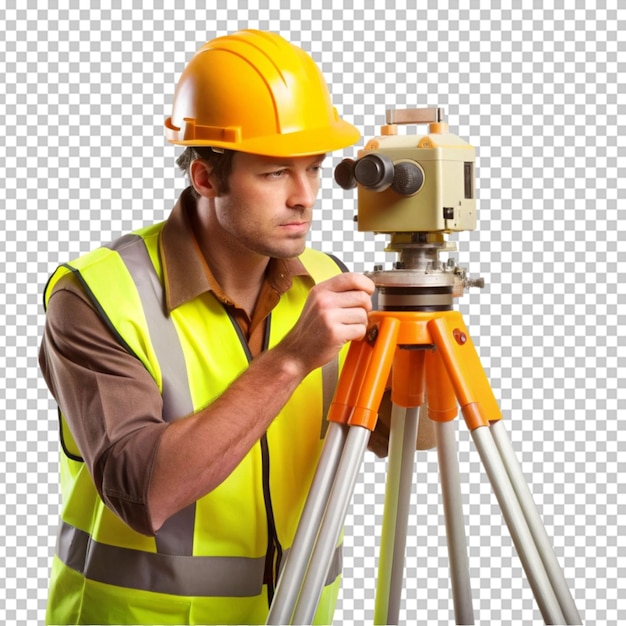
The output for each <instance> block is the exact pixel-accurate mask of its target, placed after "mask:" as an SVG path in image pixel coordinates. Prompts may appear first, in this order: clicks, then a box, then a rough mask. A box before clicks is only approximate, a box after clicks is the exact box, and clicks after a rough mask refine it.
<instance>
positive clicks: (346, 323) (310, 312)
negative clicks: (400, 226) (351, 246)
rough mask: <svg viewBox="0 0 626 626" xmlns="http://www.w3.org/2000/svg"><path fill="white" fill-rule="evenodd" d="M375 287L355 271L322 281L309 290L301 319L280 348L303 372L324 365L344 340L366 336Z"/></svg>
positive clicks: (337, 350)
mask: <svg viewBox="0 0 626 626" xmlns="http://www.w3.org/2000/svg"><path fill="white" fill-rule="evenodd" d="M374 289H375V285H374V283H373V282H372V281H371V280H370V279H369V278H367V277H366V276H363V275H362V274H355V273H345V274H340V275H338V276H334V277H333V278H331V279H329V280H326V281H324V282H322V283H319V284H318V285H316V286H315V287H313V289H312V290H311V292H310V293H309V297H308V298H307V301H306V304H305V305H304V309H303V311H302V315H301V316H300V319H299V320H298V322H297V323H296V325H295V326H294V327H293V329H292V330H291V331H290V332H289V334H288V335H287V336H286V337H285V338H284V339H283V341H282V342H281V343H280V345H279V346H277V348H278V349H280V350H283V351H285V352H286V353H287V355H288V358H290V359H292V360H293V362H294V363H296V364H297V365H298V366H299V367H300V368H301V371H302V373H303V374H304V375H306V374H308V373H309V372H311V371H312V370H314V369H315V368H317V367H321V366H323V365H325V364H326V363H328V362H329V361H330V360H331V359H332V358H333V357H334V356H335V355H336V354H337V353H338V352H339V350H340V349H341V348H342V347H343V345H344V344H345V343H347V342H349V341H353V340H356V339H362V338H363V337H364V336H365V332H366V330H367V324H368V321H367V320H368V314H369V312H370V311H371V308H372V304H371V296H372V294H373V293H374Z"/></svg>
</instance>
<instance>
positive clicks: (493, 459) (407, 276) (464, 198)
mask: <svg viewBox="0 0 626 626" xmlns="http://www.w3.org/2000/svg"><path fill="white" fill-rule="evenodd" d="M400 124H428V125H429V132H428V134H426V135H423V136H409V135H399V134H398V125H400ZM474 165H475V152H474V148H473V147H472V146H470V145H469V144H467V143H466V142H464V141H463V140H461V139H460V138H459V137H457V136H456V135H453V134H451V133H450V132H449V130H448V125H447V124H446V123H445V122H444V121H443V110H442V109H440V108H425V109H411V110H388V111H387V116H386V124H385V125H384V126H383V127H382V131H381V136H380V137H377V138H375V139H372V140H370V141H369V142H368V143H367V144H366V146H365V148H364V149H363V150H361V151H360V152H359V154H358V158H357V159H356V160H352V159H344V160H343V161H342V162H341V163H340V164H339V165H338V166H337V168H336V169H335V180H336V181H337V183H338V184H339V185H340V186H341V187H343V188H344V189H353V188H355V187H358V216H357V223H358V229H359V231H366V232H375V233H385V234H388V235H390V236H391V240H390V243H389V246H388V248H387V249H386V250H387V251H391V252H395V253H397V254H398V255H399V260H398V261H397V262H396V263H395V264H394V266H393V268H392V269H389V270H385V269H384V267H382V266H377V267H375V268H374V271H373V272H370V273H368V274H367V275H368V276H369V277H370V278H371V279H372V280H373V281H374V283H375V284H376V287H377V293H378V304H377V305H376V306H375V307H374V309H375V310H374V311H373V312H372V313H371V314H370V318H369V327H368V331H367V334H366V337H365V338H364V339H362V340H361V341H355V342H352V344H351V346H350V348H349V350H348V354H347V356H346V361H345V364H344V367H343V370H342V373H341V376H340V378H339V382H338V385H337V389H336V392H335V396H334V399H333V402H332V405H331V407H330V410H329V414H328V421H329V428H328V432H327V435H326V439H325V442H324V446H323V448H322V453H321V456H320V461H319V464H318V467H317V470H316V473H315V476H314V478H313V482H312V485H311V489H310V492H309V494H308V498H307V502H306V505H305V507H304V510H303V513H302V516H301V519H300V523H299V526H298V530H297V533H296V536H295V539H294V543H293V546H292V548H291V550H290V551H289V553H288V555H287V559H286V562H285V565H284V567H283V571H282V573H281V576H280V578H279V581H278V585H277V588H276V593H275V596H274V600H273V602H272V606H271V608H270V612H269V616H268V621H267V624H311V623H312V620H313V618H314V615H315V612H316V609H317V605H318V603H319V600H320V596H321V594H322V590H323V587H324V584H325V581H326V578H327V575H328V572H329V568H330V565H331V561H332V557H333V554H334V551H335V548H336V546H337V544H338V543H339V542H340V538H341V530H342V527H343V524H344V521H345V517H346V514H347V510H348V506H349V503H350V500H351V497H352V493H353V491H354V488H355V484H356V480H357V477H358V474H359V471H360V468H361V465H362V461H363V455H364V453H365V450H366V449H367V444H368V440H369V436H370V433H371V432H372V431H373V430H374V428H375V426H376V421H377V418H378V410H379V407H380V403H381V401H382V398H383V394H384V393H385V389H386V388H387V387H388V385H389V382H390V386H391V401H392V412H391V426H390V437H389V459H388V471H387V482H386V488H385V506H384V513H383V525H382V534H381V545H380V555H379V564H378V579H377V587H376V604H375V612H374V621H375V623H376V624H397V623H398V618H399V612H400V604H401V592H402V585H403V575H404V553H405V547H406V534H407V527H408V515H409V503H410V496H411V490H412V477H413V465H414V457H415V441H416V435H417V428H418V421H419V419H420V417H421V418H422V419H430V420H432V421H433V425H434V430H435V440H436V445H437V454H438V463H439V473H440V481H441V489H442V500H443V507H444V515H445V522H446V538H447V545H448V559H449V569H450V579H451V589H452V597H453V603H454V613H455V619H456V623H457V624H473V623H474V611H473V606H472V594H471V587H470V576H469V563H468V556H467V545H466V536H465V529H464V522H463V509H462V502H461V489H460V472H459V466H458V456H457V447H456V438H455V431H454V419H455V418H456V416H457V413H458V407H459V406H460V408H461V413H462V415H463V417H464V419H465V422H466V424H467V427H468V428H469V430H470V432H471V436H472V440H473V442H474V445H475V447H476V449H477V450H478V453H479V456H480V459H481V462H482V464H483V467H484V469H485V471H486V474H487V476H488V479H489V481H490V483H491V486H492V489H493V491H494V493H495V495H496V498H497V501H498V503H499V505H500V509H501V511H502V514H503V516H504V519H505V521H506V524H507V526H508V528H509V531H510V533H511V537H512V540H513V543H514V545H515V548H516V550H517V553H518V555H519V557H520V560H521V562H522V566H523V568H524V571H525V574H526V577H527V578H528V582H529V584H530V587H531V589H532V591H533V594H534V597H535V600H536V602H537V605H538V607H539V610H540V612H541V615H542V617H543V619H544V621H545V623H546V624H580V623H581V618H580V616H579V614H578V611H577V609H576V606H575V604H574V600H573V598H572V595H571V593H570V591H569V589H568V585H567V582H566V580H565V578H564V576H563V573H562V570H561V568H560V566H559V563H558V561H557V559H556V556H555V554H554V551H553V548H552V545H551V542H550V540H549V538H548V536H547V533H546V531H545V528H544V526H543V523H542V521H541V518H540V515H539V512H538V510H537V507H536V506H535V503H534V501H533V497H532V494H531V492H530V490H529V488H528V485H527V484H526V481H525V479H524V476H523V474H522V471H521V468H520V465H519V463H518V461H517V459H516V457H515V452H514V450H513V446H512V444H511V442H510V439H509V437H508V434H507V432H506V431H505V429H504V425H503V423H502V415H501V413H500V409H499V407H498V404H497V402H496V400H495V397H494V394H493V391H492V390H491V386H490V384H489V381H488V380H487V376H486V374H485V371H484V369H483V367H482V365H481V363H480V360H479V357H478V354H477V352H476V349H475V347H474V345H473V343H472V340H471V338H470V335H469V332H468V330H467V328H466V326H465V324H464V322H463V319H462V317H461V314H460V313H458V312H457V311H455V310H453V299H454V298H455V297H458V296H461V295H463V293H464V290H465V289H466V288H468V287H471V286H477V287H482V286H483V281H482V280H481V279H478V280H471V279H470V278H469V277H468V275H467V274H466V271H465V270H464V269H462V268H460V267H457V265H456V262H455V261H454V260H453V259H451V258H449V259H448V260H447V262H445V263H444V262H443V261H442V260H440V257H439V255H440V253H442V252H450V251H454V250H455V245H454V244H453V243H451V242H447V241H446V240H445V238H444V236H445V234H446V233H450V232H458V231H464V230H473V229H474V228H475V227H476V194H475V183H474V179H475V173H474ZM422 405H424V406H425V407H427V411H426V410H423V411H420V407H422ZM426 413H427V416H426Z"/></svg>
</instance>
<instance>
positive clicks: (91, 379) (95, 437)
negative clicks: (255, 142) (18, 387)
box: [39, 190, 308, 534]
mask: <svg viewBox="0 0 626 626" xmlns="http://www.w3.org/2000/svg"><path fill="white" fill-rule="evenodd" d="M194 210H195V200H194V198H193V196H192V195H191V193H190V192H189V190H186V191H184V192H183V193H182V194H181V197H180V199H179V201H178V202H177V204H176V206H175V207H174V209H173V211H172V213H171V215H170V216H169V218H168V219H167V222H166V224H165V226H164V228H163V231H162V235H161V239H160V242H159V246H160V253H161V258H162V262H163V273H164V292H165V299H166V303H165V304H166V310H167V311H168V313H169V312H171V311H172V310H173V309H175V308H176V307H178V306H180V305H181V304H183V303H185V302H188V301H189V300H192V299H193V298H196V297H198V296H200V295H201V294H204V293H206V292H209V291H210V292H213V294H214V295H215V296H216V297H217V298H218V299H219V300H220V301H221V302H222V303H223V304H224V306H225V307H226V308H227V309H228V310H229V312H230V313H231V314H232V315H233V316H234V317H235V319H236V320H237V322H238V323H239V325H240V327H241V329H242V331H243V333H244V336H245V337H246V338H247V341H248V345H249V347H250V351H251V353H252V355H253V356H256V355H257V354H259V352H260V351H261V349H262V346H263V341H264V328H265V325H264V324H263V322H264V321H265V319H266V318H267V316H268V315H269V313H270V312H271V311H272V309H273V308H274V307H275V306H276V305H277V303H278V302H279V300H280V297H281V295H282V294H283V293H285V292H286V291H287V290H288V289H289V288H290V287H291V284H292V277H294V276H307V275H308V274H307V272H306V269H305V268H304V266H303V265H302V263H301V262H300V261H299V260H297V259H288V260H282V259H271V260H270V262H269V264H268V268H267V272H266V275H265V280H264V282H263V285H262V288H261V292H260V294H259V298H258V300H257V303H256V305H255V309H254V311H253V313H252V315H251V316H248V314H247V313H246V312H245V311H244V310H243V308H241V307H239V306H238V305H237V303H236V302H233V301H232V300H231V299H230V298H229V297H228V296H227V294H226V293H224V291H223V290H222V289H221V287H220V286H219V284H218V283H217V281H216V279H215V277H214V276H213V274H212V273H211V271H210V268H209V267H208V265H207V264H206V262H205V260H204V257H203V255H202V254H201V252H200V249H199V247H198V245H197V243H196V239H195V237H194V234H193V229H192V223H193V222H192V219H191V217H190V216H191V212H192V211H194ZM39 362H40V367H41V370H42V372H43V376H44V378H45V380H46V383H47V384H48V387H49V388H50V390H51V392H52V394H53V396H54V397H55V399H56V400H57V402H58V404H59V406H60V407H61V410H62V411H63V413H64V415H65V418H66V420H67V423H68V425H69V427H70V430H71V431H72V434H73V436H74V438H75V440H76V443H77V444H78V447H79V449H80V451H81V454H82V456H83V458H84V460H85V462H86V464H87V467H88V469H89V471H90V473H91V475H92V476H93V479H94V483H95V486H96V489H97V490H98V493H99V494H100V496H101V497H102V499H103V500H104V502H105V503H106V504H107V505H108V506H109V507H110V508H111V509H112V510H113V511H115V512H116V513H117V514H118V515H119V516H120V517H121V518H122V519H123V520H124V521H125V522H126V523H127V524H128V525H129V526H131V527H133V528H134V529H135V530H138V531H139V532H143V533H146V534H152V531H153V529H152V528H151V524H150V515H149V511H148V490H149V485H150V478H151V474H152V468H153V464H154V460H155V457H156V453H157V450H158V446H159V441H160V438H161V435H162V434H163V431H164V429H165V428H166V427H167V424H166V423H165V422H164V420H163V417H162V399H161V394H160V393H159V389H158V387H157V385H156V384H155V382H154V380H153V379H152V377H151V376H150V375H149V373H148V372H147V370H146V369H145V368H144V366H143V365H142V364H141V362H140V361H139V360H138V359H137V358H135V357H134V356H132V355H130V354H129V353H128V352H127V351H126V350H124V348H123V347H122V346H121V345H120V344H119V343H118V342H117V340H116V339H115V337H114V336H113V334H112V333H111V331H110V330H109V328H108V326H107V325H106V324H105V323H104V322H103V320H102V319H101V318H100V316H99V315H98V313H97V312H96V311H95V309H94V308H93V306H92V305H91V302H90V301H89V298H88V297H87V295H86V294H85V292H84V291H83V289H82V288H81V286H80V284H79V283H78V281H77V279H76V278H75V277H74V276H73V275H69V276H66V277H64V278H63V279H61V280H60V281H59V283H58V284H57V285H56V287H55V289H54V292H53V294H52V296H51V297H50V300H49V304H48V310H47V314H46V326H45V330H44V336H43V340H42V344H41V350H40V355H39Z"/></svg>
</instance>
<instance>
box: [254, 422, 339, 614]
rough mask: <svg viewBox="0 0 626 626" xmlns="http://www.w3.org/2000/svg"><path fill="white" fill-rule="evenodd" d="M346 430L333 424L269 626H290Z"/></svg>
mask: <svg viewBox="0 0 626 626" xmlns="http://www.w3.org/2000/svg"><path fill="white" fill-rule="evenodd" d="M347 430H348V427H347V426H346V425H345V424H339V423H336V422H331V423H330V426H329V427H328V433H327V434H326V439H325V441H324V447H323V448H322V454H321V456H320V460H319V463H318V466H317V469H316V471H315V476H314V478H313V483H312V484H311V489H310V491H309V494H308V496H307V501H306V504H305V506H304V510H303V511H302V516H301V517H300V522H299V524H298V530H297V531H296V536H295V538H294V541H293V545H292V547H291V549H290V550H289V553H288V555H287V559H286V560H285V565H284V567H283V570H282V572H281V574H280V577H279V579H278V585H277V586H276V593H275V594H274V600H273V601H272V606H271V607H270V612H269V615H268V617H267V622H266V624H290V623H291V615H292V614H293V610H294V606H295V604H296V600H297V598H298V593H299V592H300V585H301V583H302V578H303V576H304V573H305V571H306V566H307V564H308V562H309V557H310V555H311V549H312V548H313V544H314V543H315V537H316V535H317V531H318V529H319V526H320V521H321V519H322V516H323V515H324V509H325V507H326V503H327V501H328V496H329V493H330V489H331V487H332V480H333V476H334V475H335V472H336V470H337V466H338V465H339V459H340V458H341V452H342V450H343V447H344V444H345V441H346V436H347Z"/></svg>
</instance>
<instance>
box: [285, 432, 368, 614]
mask: <svg viewBox="0 0 626 626" xmlns="http://www.w3.org/2000/svg"><path fill="white" fill-rule="evenodd" d="M369 436H370V431H369V430H368V429H366V428H362V427H360V426H353V427H351V428H350V430H349V432H348V437H347V440H346V444H345V446H344V451H343V454H342V456H341V460H340V462H339V466H338V468H337V473H336V476H335V480H334V482H333V486H332V490H331V493H330V497H329V498H328V504H327V506H326V511H325V513H324V518H323V520H322V523H321V526H320V528H319V533H318V535H317V540H316V542H315V547H314V549H313V553H312V554H311V560H310V561H309V566H308V568H307V571H306V574H305V577H304V580H303V582H302V590H301V592H300V597H299V598H298V601H297V603H296V607H295V611H294V614H293V622H292V623H294V624H311V623H312V621H313V617H314V616H315V611H316V610H317V605H318V603H319V600H320V597H321V595H322V589H323V587H324V581H325V580H326V577H327V576H328V568H329V566H330V561H331V558H332V554H333V552H334V550H335V547H336V545H337V542H338V541H339V537H340V535H341V527H342V525H343V522H344V520H345V517H346V513H347V511H348V505H349V504H350V499H351V496H352V493H353V492H354V486H355V484H356V480H357V477H358V474H359V472H360V470H361V464H362V461H363V455H364V453H365V450H366V449H367V442H368V441H369Z"/></svg>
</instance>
